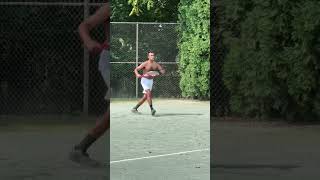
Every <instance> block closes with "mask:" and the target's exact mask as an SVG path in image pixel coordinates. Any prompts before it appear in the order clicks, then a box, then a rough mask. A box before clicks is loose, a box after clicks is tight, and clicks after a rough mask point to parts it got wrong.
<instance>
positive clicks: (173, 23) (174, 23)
mask: <svg viewBox="0 0 320 180" xmlns="http://www.w3.org/2000/svg"><path fill="white" fill-rule="evenodd" d="M111 24H172V25H178V24H179V23H176V22H111Z"/></svg>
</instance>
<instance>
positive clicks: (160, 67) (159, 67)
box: [158, 64, 166, 74]
mask: <svg viewBox="0 0 320 180" xmlns="http://www.w3.org/2000/svg"><path fill="white" fill-rule="evenodd" d="M158 70H159V71H160V72H161V74H164V73H166V70H165V69H163V67H162V66H160V64H158Z"/></svg>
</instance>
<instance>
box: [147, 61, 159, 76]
mask: <svg viewBox="0 0 320 180" xmlns="http://www.w3.org/2000/svg"><path fill="white" fill-rule="evenodd" d="M155 70H158V63H156V62H150V61H146V65H145V67H144V69H143V74H146V73H147V72H149V71H155Z"/></svg>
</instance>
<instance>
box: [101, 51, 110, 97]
mask: <svg viewBox="0 0 320 180" xmlns="http://www.w3.org/2000/svg"><path fill="white" fill-rule="evenodd" d="M99 71H100V73H101V75H102V77H103V80H104V82H105V84H106V86H107V88H108V89H107V92H106V95H105V97H104V99H105V100H110V52H109V51H108V50H103V51H102V52H101V53H100V58H99Z"/></svg>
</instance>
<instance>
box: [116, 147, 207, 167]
mask: <svg viewBox="0 0 320 180" xmlns="http://www.w3.org/2000/svg"><path fill="white" fill-rule="evenodd" d="M201 151H209V148H207V149H197V150H192V151H183V152H177V153H171V154H161V155H156V156H146V157H140V158H132V159H122V160H117V161H110V164H114V163H119V162H127V161H135V160H140V159H152V158H157V157H165V156H173V155H179V154H188V153H193V152H201Z"/></svg>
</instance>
